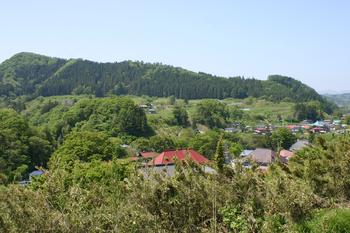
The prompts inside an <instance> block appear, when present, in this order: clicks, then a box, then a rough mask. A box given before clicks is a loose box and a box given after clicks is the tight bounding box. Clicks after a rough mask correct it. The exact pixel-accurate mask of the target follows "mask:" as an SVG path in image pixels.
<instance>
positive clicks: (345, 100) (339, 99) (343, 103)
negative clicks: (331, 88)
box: [324, 92, 350, 107]
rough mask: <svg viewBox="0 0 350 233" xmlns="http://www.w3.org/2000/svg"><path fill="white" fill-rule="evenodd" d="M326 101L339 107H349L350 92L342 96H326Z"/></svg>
mask: <svg viewBox="0 0 350 233" xmlns="http://www.w3.org/2000/svg"><path fill="white" fill-rule="evenodd" d="M324 96H325V97H326V99H328V100H330V101H332V102H334V103H336V104H337V105H338V106H339V107H350V92H349V93H344V94H333V95H331V94H326V95H324Z"/></svg>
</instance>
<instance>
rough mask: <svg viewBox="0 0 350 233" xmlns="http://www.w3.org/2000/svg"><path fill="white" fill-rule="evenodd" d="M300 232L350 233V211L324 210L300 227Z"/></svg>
mask: <svg viewBox="0 0 350 233" xmlns="http://www.w3.org/2000/svg"><path fill="white" fill-rule="evenodd" d="M300 231H302V232H309V233H316V232H324V233H346V232H350V210H349V209H329V210H322V211H319V212H318V213H316V214H315V216H314V217H313V218H312V219H311V220H310V221H307V222H306V223H303V224H302V225H301V226H300Z"/></svg>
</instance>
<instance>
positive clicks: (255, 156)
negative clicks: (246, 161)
mask: <svg viewBox="0 0 350 233" xmlns="http://www.w3.org/2000/svg"><path fill="white" fill-rule="evenodd" d="M275 156H276V155H275V152H274V151H273V150H270V149H265V148H257V149H255V150H254V151H253V152H252V153H251V154H250V156H249V157H250V159H251V160H252V161H254V162H256V163H257V164H259V165H260V166H268V165H270V164H271V163H272V162H274V161H275Z"/></svg>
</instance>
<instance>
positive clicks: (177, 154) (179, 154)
mask: <svg viewBox="0 0 350 233" xmlns="http://www.w3.org/2000/svg"><path fill="white" fill-rule="evenodd" d="M186 157H188V158H189V159H190V160H192V161H194V162H196V163H199V164H206V163H208V162H209V160H208V159H207V158H205V157H204V156H203V155H201V154H199V153H198V152H197V151H195V150H193V149H187V150H167V151H163V152H162V153H161V154H160V155H158V156H156V157H155V158H154V159H152V160H151V161H149V162H148V165H151V166H164V165H170V164H174V163H175V158H176V159H177V160H185V159H186Z"/></svg>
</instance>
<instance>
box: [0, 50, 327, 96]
mask: <svg viewBox="0 0 350 233" xmlns="http://www.w3.org/2000/svg"><path fill="white" fill-rule="evenodd" d="M67 94H94V95H96V96H97V97H101V96H106V95H109V94H116V95H124V94H132V95H139V96H140V95H148V96H158V97H167V96H172V95H173V96H175V97H177V98H182V99H202V98H216V99H223V98H229V97H232V98H246V97H264V98H266V99H269V100H272V101H281V100H285V99H287V100H290V101H294V102H296V101H297V102H299V101H301V102H303V101H310V100H316V101H321V102H325V100H324V99H323V98H322V97H321V96H320V95H319V94H318V93H317V92H316V91H315V90H314V89H312V88H310V87H308V86H306V85H305V84H303V83H301V82H299V81H297V80H295V79H292V78H289V77H284V76H279V75H272V76H269V77H268V80H266V81H261V80H256V79H245V78H243V77H230V78H223V77H217V76H213V75H210V74H206V73H202V72H199V73H196V72H191V71H188V70H185V69H182V68H177V67H172V66H168V65H162V64H150V63H144V62H132V61H123V62H115V63H97V62H92V61H87V60H82V59H69V60H65V59H59V58H51V57H47V56H42V55H37V54H33V53H19V54H16V55H14V56H13V57H11V58H10V59H8V60H6V61H4V62H3V63H2V64H1V65H0V95H2V96H20V95H29V96H32V97H36V96H53V95H67Z"/></svg>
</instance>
